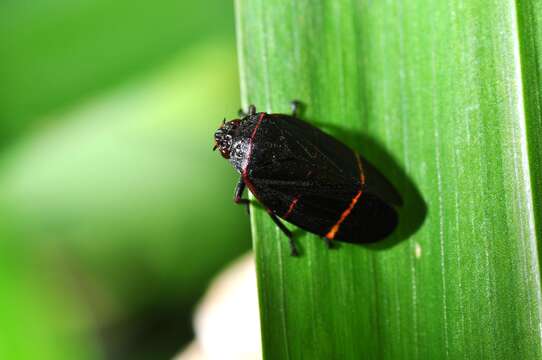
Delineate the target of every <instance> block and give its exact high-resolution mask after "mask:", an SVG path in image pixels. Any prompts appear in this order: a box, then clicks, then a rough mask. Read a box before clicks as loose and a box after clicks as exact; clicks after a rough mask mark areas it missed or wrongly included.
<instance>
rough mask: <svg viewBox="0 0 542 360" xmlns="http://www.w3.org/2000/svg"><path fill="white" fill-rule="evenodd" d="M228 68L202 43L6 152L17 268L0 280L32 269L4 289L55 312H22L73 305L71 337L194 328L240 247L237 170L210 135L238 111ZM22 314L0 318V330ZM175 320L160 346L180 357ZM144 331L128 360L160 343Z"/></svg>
mask: <svg viewBox="0 0 542 360" xmlns="http://www.w3.org/2000/svg"><path fill="white" fill-rule="evenodd" d="M216 59H220V61H216ZM235 64H236V60H235V51H234V48H232V47H231V46H229V44H228V43H226V44H224V43H217V42H212V43H209V44H207V45H205V46H200V47H197V48H195V49H193V50H192V51H191V52H190V53H189V54H183V55H182V57H180V58H179V59H177V60H173V61H171V63H170V64H168V65H167V66H166V67H164V69H162V70H161V71H159V72H157V73H155V74H154V75H153V76H152V77H148V78H146V79H143V80H141V81H138V82H135V83H132V84H129V85H127V86H125V87H123V88H120V89H117V90H115V91H111V92H110V93H108V94H103V95H102V96H100V97H96V98H95V99H93V100H89V101H86V102H82V103H81V104H79V105H78V106H74V107H73V108H72V109H71V110H69V111H66V112H63V113H60V114H58V115H52V116H50V117H49V124H50V126H48V127H42V128H41V129H40V130H41V131H40V132H35V134H34V135H33V136H31V137H28V138H27V139H26V140H25V141H20V142H19V143H18V144H17V146H13V147H12V148H11V149H10V151H5V152H4V156H3V158H2V162H1V167H0V198H1V199H2V201H1V202H0V211H1V216H0V226H3V227H4V228H5V231H3V232H1V233H2V234H6V235H7V238H6V239H5V240H4V241H5V242H7V245H6V246H7V249H8V250H6V251H8V254H13V256H16V257H17V258H20V259H21V265H20V267H16V268H15V269H12V268H10V266H7V267H6V268H4V267H2V266H0V275H1V273H2V272H9V271H15V272H19V273H20V272H24V273H27V272H28V273H30V274H32V273H33V274H34V276H33V277H31V278H25V281H23V282H20V283H19V284H18V287H16V288H9V287H8V289H10V290H9V291H12V292H13V293H26V292H35V291H36V290H35V289H36V288H39V289H41V288H46V289H47V291H48V292H49V293H50V294H51V295H50V296H51V297H52V298H53V300H52V305H51V304H42V303H41V299H38V298H36V299H35V300H32V299H29V300H28V302H29V304H28V305H27V306H28V307H31V308H33V309H34V308H35V309H43V310H39V311H43V312H44V313H45V314H47V313H48V312H47V309H49V312H50V313H52V314H56V313H59V312H62V311H63V309H65V308H66V307H70V306H74V307H77V309H76V311H75V320H74V322H75V324H72V325H70V326H69V328H71V327H76V328H77V327H80V328H82V329H85V331H89V332H90V331H91V330H92V329H94V331H96V329H95V328H96V327H99V328H102V329H105V330H107V329H108V328H109V327H114V326H117V325H119V324H120V325H122V324H123V322H127V323H128V325H127V328H128V329H127V331H131V332H132V333H135V334H136V335H135V336H137V329H138V328H137V327H138V326H140V324H137V323H135V322H136V321H137V318H138V317H139V318H141V317H144V316H162V317H163V319H162V320H160V321H162V322H164V321H165V322H167V321H177V320H178V319H177V318H176V316H180V315H181V313H184V314H187V315H186V317H185V318H183V321H185V322H186V321H189V316H188V311H189V309H187V307H188V306H191V305H192V304H193V303H194V301H195V299H196V297H197V296H198V294H200V293H201V292H202V291H203V289H204V288H205V286H206V281H207V280H208V279H209V278H210V276H211V275H212V274H213V273H215V272H216V271H217V270H218V269H219V268H220V267H221V266H222V265H223V264H224V263H225V262H227V261H228V260H230V259H232V258H233V257H235V256H236V255H238V254H239V253H241V252H242V251H243V250H245V249H246V248H247V247H248V246H249V234H248V219H247V218H246V216H245V214H244V211H243V209H240V208H238V207H236V206H234V204H232V189H233V186H234V184H235V181H236V175H235V173H234V172H233V171H232V170H231V168H230V166H228V164H227V163H226V162H224V161H223V160H222V159H221V157H220V156H219V155H218V154H217V153H214V152H213V151H211V148H212V145H213V137H212V135H213V132H214V131H215V130H216V128H217V126H218V125H219V124H220V122H221V120H222V118H223V117H224V116H225V115H226V116H228V115H233V114H234V113H235V110H236V109H237V108H238V106H239V105H238V104H239V100H238V83H237V71H236V65H235ZM9 234H15V235H9ZM9 249H11V250H9ZM8 256H9V255H8ZM11 265H14V264H11ZM1 286H2V285H1V284H0V289H1V290H2V291H3V288H1ZM54 300H56V302H55V301H54ZM157 311H164V312H167V311H169V312H170V313H168V314H167V315H164V314H156V312H157ZM147 313H150V314H147ZM77 317H78V318H77ZM85 318H88V319H89V320H90V321H89V324H85V323H83V324H82V323H81V321H82V320H80V319H85ZM133 318H136V319H135V320H134V319H133ZM17 319H18V316H17V315H14V317H13V318H9V319H5V321H6V323H5V324H1V321H2V319H1V317H0V327H10V326H11V325H12V324H13V322H14V321H16V320H17ZM77 319H79V320H77ZM36 321H40V319H37V320H36ZM160 324H161V325H160V326H159V328H160V329H163V328H164V326H165V325H164V324H163V323H160ZM4 325H5V326H4ZM183 325H185V324H180V323H179V324H176V326H177V330H176V331H177V333H174V335H176V338H175V339H169V340H170V341H171V340H173V341H174V343H171V342H170V343H169V344H166V345H167V346H169V347H171V346H172V345H173V346H174V347H175V349H179V348H180V346H181V345H182V343H181V341H182V340H183V339H182V338H180V334H179V333H178V331H179V330H178V328H179V327H181V326H183ZM49 326H51V327H52V328H55V329H57V330H58V328H59V327H60V329H61V330H62V329H64V328H65V327H63V326H62V322H60V324H59V323H58V322H56V321H54V322H53V323H51V324H49ZM156 326H157V325H155V327H156ZM68 330H69V329H68ZM55 331H56V330H55ZM58 331H60V330H58ZM65 332H66V333H67V334H72V332H70V331H67V330H65ZM140 333H141V334H140V336H143V337H144V339H138V338H135V339H134V338H132V340H131V343H130V344H129V346H128V347H131V349H128V350H130V351H132V352H133V353H130V355H131V358H142V357H143V356H144V352H143V351H137V349H139V348H140V347H143V346H145V344H149V343H150V342H151V339H150V338H151V337H152V336H154V334H157V335H160V336H162V337H164V336H165V335H162V334H161V333H160V332H158V330H156V329H153V332H152V333H151V334H148V333H145V332H141V331H140ZM17 334H18V335H14V338H15V337H16V336H19V337H21V336H22V337H24V336H23V334H24V332H23V331H22V330H21V331H20V332H18V333H17ZM168 336H171V334H169V335H168ZM30 338H32V337H30ZM106 340H110V341H111V339H109V338H107V339H106ZM158 340H160V339H158ZM0 341H1V339H0ZM151 345H152V344H151ZM148 346H149V348H148V349H146V351H151V352H153V353H154V356H158V354H159V353H157V351H159V350H160V349H156V348H152V346H150V345H148ZM0 347H1V346H0ZM128 350H127V351H128ZM162 350H163V349H162ZM165 350H167V351H171V352H169V355H172V354H173V352H172V349H168V348H166V349H165ZM117 355H118V354H117ZM124 355H125V356H126V354H124ZM164 356H168V355H167V354H164ZM114 357H115V358H118V357H116V356H114ZM72 358H73V357H72Z"/></svg>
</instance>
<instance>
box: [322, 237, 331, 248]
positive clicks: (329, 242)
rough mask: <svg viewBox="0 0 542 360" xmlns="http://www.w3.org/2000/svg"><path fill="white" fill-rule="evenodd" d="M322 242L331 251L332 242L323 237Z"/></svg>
mask: <svg viewBox="0 0 542 360" xmlns="http://www.w3.org/2000/svg"><path fill="white" fill-rule="evenodd" d="M322 240H324V242H325V243H326V246H327V248H328V249H333V242H332V241H331V240H330V239H329V238H327V237H325V236H324V237H323V238H322Z"/></svg>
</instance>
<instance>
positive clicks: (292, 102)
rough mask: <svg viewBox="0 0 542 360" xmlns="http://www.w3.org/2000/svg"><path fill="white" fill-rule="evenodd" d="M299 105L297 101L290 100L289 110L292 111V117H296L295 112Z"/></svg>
mask: <svg viewBox="0 0 542 360" xmlns="http://www.w3.org/2000/svg"><path fill="white" fill-rule="evenodd" d="M300 105H301V103H300V102H299V101H298V100H292V101H290V108H291V109H292V116H293V117H297V115H298V114H297V112H298V110H299V106H300Z"/></svg>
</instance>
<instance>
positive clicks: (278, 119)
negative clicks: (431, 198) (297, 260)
mask: <svg viewBox="0 0 542 360" xmlns="http://www.w3.org/2000/svg"><path fill="white" fill-rule="evenodd" d="M296 110H297V102H295V101H294V102H292V115H291V116H290V115H284V114H267V113H265V112H260V113H257V112H256V107H255V106H254V105H250V107H249V109H248V114H244V113H242V111H240V114H239V115H240V117H241V119H235V120H231V121H228V122H226V121H224V123H223V124H222V126H221V127H220V128H219V129H218V130H217V131H216V132H215V142H216V144H215V147H214V149H213V150H215V149H217V148H218V150H219V151H220V153H221V154H222V156H223V157H224V158H226V159H228V160H229V161H230V163H231V164H232V165H233V166H234V167H235V169H236V170H237V171H238V172H239V173H240V174H241V178H240V179H239V183H238V184H237V187H236V189H235V197H234V201H235V202H236V203H238V204H244V205H246V206H247V209H248V202H249V201H248V200H246V199H243V198H242V195H243V191H244V190H245V186H248V188H249V189H250V191H251V192H252V193H253V194H254V196H255V197H256V198H257V199H258V200H259V201H260V203H261V204H262V205H263V207H264V208H265V209H266V210H267V212H268V213H269V215H270V216H271V219H272V220H273V221H274V222H275V224H277V226H278V227H279V228H280V229H281V230H282V232H284V234H285V235H286V236H287V237H288V238H289V239H290V246H291V250H292V255H297V253H298V252H297V248H296V246H295V243H294V241H293V239H292V233H291V232H290V231H289V230H288V229H287V228H286V226H284V224H283V223H282V222H281V221H280V220H279V219H278V218H277V217H280V218H282V219H284V220H286V221H288V222H291V223H292V224H295V225H297V226H299V227H300V228H302V229H305V230H307V231H310V232H312V233H315V234H318V235H320V236H322V237H323V238H324V239H325V241H326V243H327V244H328V246H330V245H331V240H339V241H345V242H349V243H367V242H373V241H377V240H379V239H382V238H385V237H386V236H387V235H389V234H390V233H391V232H392V231H393V230H394V229H395V227H396V225H397V222H398V216H397V212H396V210H395V208H394V207H395V206H399V205H401V198H400V197H399V195H398V194H397V191H396V190H395V189H394V188H393V186H392V185H391V184H390V183H389V182H388V181H387V180H386V179H385V178H384V176H382V175H381V174H380V173H379V172H378V171H377V170H376V169H375V168H374V167H373V166H372V165H371V164H369V163H368V162H367V161H366V160H364V159H363V158H362V157H361V156H360V155H359V154H357V153H356V152H354V151H353V150H351V149H350V148H348V147H347V146H346V145H344V144H343V143H341V142H340V141H339V140H337V139H335V138H333V137H332V136H330V135H328V134H326V133H324V132H322V131H321V130H319V129H318V128H316V127H314V126H313V125H310V124H309V123H306V122H304V121H302V120H300V119H299V118H298V117H297V116H296V112H297V111H296Z"/></svg>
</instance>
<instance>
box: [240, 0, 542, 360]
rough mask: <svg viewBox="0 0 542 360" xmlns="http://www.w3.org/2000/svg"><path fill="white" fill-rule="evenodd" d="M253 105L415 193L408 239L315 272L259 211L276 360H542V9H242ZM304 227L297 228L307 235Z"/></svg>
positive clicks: (407, 197) (347, 253)
mask: <svg viewBox="0 0 542 360" xmlns="http://www.w3.org/2000/svg"><path fill="white" fill-rule="evenodd" d="M236 12H237V13H236V16H237V31H238V44H239V57H240V73H241V84H242V96H243V100H244V106H246V105H247V104H249V103H254V104H256V106H257V107H258V108H259V109H260V110H265V111H268V112H286V111H288V102H289V101H290V100H291V99H294V98H295V99H300V100H301V101H303V102H304V103H305V104H306V105H307V106H306V111H305V112H304V114H303V118H305V119H306V120H307V121H310V122H313V123H317V124H318V125H319V126H321V127H322V128H323V129H324V130H326V131H328V132H330V133H333V134H334V135H336V136H338V137H340V138H341V139H342V140H344V141H345V142H347V143H348V144H350V145H351V146H352V147H353V148H355V149H357V150H359V151H360V152H361V153H362V154H363V155H364V156H365V157H367V158H368V159H369V160H371V161H372V162H373V163H374V164H375V165H376V166H377V167H378V168H379V169H380V170H381V171H382V172H383V173H384V174H385V175H386V176H387V177H388V178H389V179H390V180H391V181H392V182H393V183H394V184H395V185H396V186H397V188H398V189H399V190H400V192H401V194H402V196H403V199H404V202H405V204H404V206H403V208H402V210H401V220H400V226H399V228H398V230H397V231H396V232H395V234H394V235H393V236H392V237H391V238H389V239H387V240H385V241H384V242H383V243H381V244H378V245H374V246H355V245H349V244H340V247H338V249H336V250H331V251H328V250H327V249H326V247H325V245H324V243H323V242H322V241H321V240H320V239H318V238H317V237H316V236H314V235H311V234H308V233H304V232H301V231H296V233H297V234H298V235H299V236H297V241H298V243H299V244H300V246H301V248H302V250H303V251H302V252H303V254H302V256H301V257H299V258H292V257H290V255H289V249H288V243H287V240H286V238H285V237H284V236H283V235H282V234H281V233H280V231H279V230H278V229H277V228H276V227H275V226H274V225H273V223H272V222H271V221H270V219H269V218H268V217H267V216H266V214H265V211H262V209H259V208H255V209H254V211H253V212H252V226H253V235H254V246H255V250H256V256H257V271H258V284H259V285H258V286H259V296H260V308H261V320H262V336H263V346H264V354H265V356H266V358H267V359H299V358H304V359H305V358H306V359H361V358H385V359H410V358H420V359H441V358H467V359H488V358H496V359H510V358H521V359H538V358H540V357H541V356H542V338H541V336H542V335H541V327H542V314H541V312H542V310H541V309H542V301H541V296H542V295H541V289H540V268H539V253H538V246H539V239H540V238H541V235H542V234H541V227H540V226H541V224H542V215H541V204H542V195H541V189H542V162H541V161H542V138H541V137H540V134H542V132H541V131H542V124H541V119H542V117H541V110H540V104H541V103H542V99H541V93H540V89H541V85H542V83H541V81H542V61H541V59H542V47H541V46H540V44H541V41H542V3H540V2H536V1H535V0H531V1H517V3H516V2H515V1H511V0H505V1H502V0H484V1H456V0H453V1H432V0H419V1H408V2H407V1H361V0H358V1H356V0H315V1H308V0H301V1H293V2H292V1H284V0H265V1H264V0H238V1H237V10H236ZM292 228H293V226H292Z"/></svg>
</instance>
